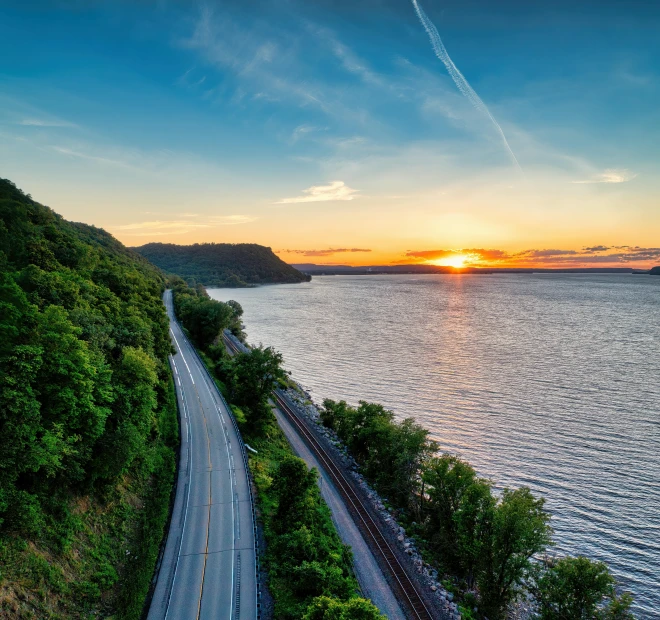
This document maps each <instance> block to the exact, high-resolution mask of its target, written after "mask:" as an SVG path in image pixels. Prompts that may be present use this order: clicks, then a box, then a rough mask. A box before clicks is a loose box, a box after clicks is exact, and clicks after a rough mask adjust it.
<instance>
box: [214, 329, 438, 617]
mask: <svg viewBox="0 0 660 620" xmlns="http://www.w3.org/2000/svg"><path fill="white" fill-rule="evenodd" d="M225 336H226V337H225V342H226V343H227V345H228V346H229V348H230V349H231V351H232V353H242V352H244V351H243V350H242V349H241V348H239V346H238V345H237V343H236V342H235V341H234V340H235V338H234V337H233V335H231V334H225ZM240 344H242V343H240ZM243 347H245V345H243ZM273 396H274V398H275V401H276V402H277V405H278V408H279V409H280V410H281V411H282V412H283V413H284V414H285V415H286V417H287V418H288V419H289V420H290V421H291V422H292V423H293V425H294V426H295V427H296V429H297V430H298V432H299V434H300V435H301V437H302V438H303V440H304V441H305V442H306V443H307V445H308V446H309V448H310V449H311V450H312V452H313V453H314V454H315V455H316V457H317V459H318V460H319V462H320V463H321V464H322V466H323V467H324V469H325V470H326V472H327V474H328V475H329V476H330V478H331V479H332V481H333V483H334V485H335V487H336V488H337V491H338V492H339V493H340V495H341V496H342V497H343V498H344V500H345V501H346V504H347V506H348V508H349V509H352V510H351V511H352V512H353V514H354V515H355V516H356V517H357V519H356V525H358V527H359V528H360V529H361V530H362V531H363V533H364V534H365V535H366V536H367V538H368V539H369V540H370V541H371V543H372V544H371V547H372V549H373V550H375V551H376V552H377V553H378V555H380V557H381V558H382V559H383V561H384V563H385V566H386V567H387V569H388V571H389V573H390V576H391V577H392V580H393V582H394V585H395V588H396V590H398V591H399V594H400V595H401V596H402V599H403V602H404V603H405V604H406V606H407V607H408V609H409V611H410V612H411V613H412V617H413V618H415V620H433V618H434V616H433V614H432V613H431V612H430V611H429V609H428V607H427V606H426V603H425V602H424V599H423V598H422V596H421V595H420V593H419V592H418V590H417V587H415V584H414V583H413V581H412V579H411V578H410V576H409V575H408V573H407V572H406V570H405V568H404V567H403V565H402V564H401V562H400V561H399V558H398V557H397V556H396V553H395V552H394V550H393V549H392V547H391V546H390V544H389V543H388V542H387V540H386V538H385V537H384V536H383V534H382V532H381V531H380V527H379V525H378V523H376V521H375V520H374V518H373V517H372V516H371V513H370V511H369V510H368V509H367V508H366V507H365V505H364V504H363V503H362V501H361V500H360V498H359V497H358V494H357V493H356V491H355V490H354V488H353V486H352V484H351V483H350V482H349V481H348V480H347V478H346V476H344V474H343V472H342V471H341V470H340V469H339V467H337V465H336V464H335V463H334V460H333V458H332V456H331V455H329V454H328V452H327V451H326V450H325V449H324V448H323V446H322V445H321V443H320V442H319V441H318V439H317V438H316V437H314V435H313V433H312V432H311V431H310V430H309V429H308V428H307V425H306V424H305V422H303V421H302V419H301V418H300V415H299V414H298V412H297V411H296V409H295V406H292V404H291V403H290V402H289V400H288V398H287V396H286V395H285V394H283V393H282V392H281V391H280V390H277V389H276V390H274V391H273Z"/></svg>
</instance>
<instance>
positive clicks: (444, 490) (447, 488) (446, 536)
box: [422, 454, 479, 571]
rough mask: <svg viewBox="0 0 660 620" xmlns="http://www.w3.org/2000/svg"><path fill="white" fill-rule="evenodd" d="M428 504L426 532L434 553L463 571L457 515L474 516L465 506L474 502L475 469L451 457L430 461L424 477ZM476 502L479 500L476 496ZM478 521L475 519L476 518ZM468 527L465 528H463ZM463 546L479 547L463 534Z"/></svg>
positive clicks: (452, 568)
mask: <svg viewBox="0 0 660 620" xmlns="http://www.w3.org/2000/svg"><path fill="white" fill-rule="evenodd" d="M422 479H423V481H424V485H425V489H426V493H427V494H428V498H429V499H428V504H427V506H426V514H427V515H428V524H427V529H428V531H429V534H430V538H431V541H432V544H433V546H434V547H435V549H436V550H437V551H438V552H439V553H440V555H441V556H442V557H443V560H444V562H445V563H446V565H447V567H448V568H450V569H451V570H454V571H457V570H460V568H461V564H460V559H461V553H460V551H459V548H458V546H459V534H458V529H457V526H458V522H457V515H458V514H459V511H461V510H463V514H464V515H465V518H464V519H463V521H464V522H466V521H467V514H468V513H469V512H474V510H473V509H470V508H468V507H467V506H466V505H465V503H466V502H467V501H468V500H469V499H470V498H472V496H471V495H470V493H469V490H470V488H471V487H472V486H473V485H475V484H477V483H478V482H479V479H478V477H477V474H476V472H475V471H474V468H473V467H472V466H471V465H470V464H469V463H468V462H466V461H463V460H462V459H460V458H458V457H457V456H453V455H450V454H443V455H442V456H440V457H436V458H433V459H431V460H430V461H429V462H428V463H427V465H426V467H425V468H424V472H423V474H422ZM475 498H476V496H475ZM474 519H475V520H476V519H477V517H476V515H475V516H474ZM464 527H465V525H464ZM462 536H463V537H464V540H463V543H464V545H465V546H466V547H468V546H473V545H476V541H468V540H467V539H466V532H465V531H464V532H463V534H462Z"/></svg>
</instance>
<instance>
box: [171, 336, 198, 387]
mask: <svg viewBox="0 0 660 620" xmlns="http://www.w3.org/2000/svg"><path fill="white" fill-rule="evenodd" d="M170 333H171V334H172V338H174V342H176V346H177V347H178V348H179V354H180V355H181V359H182V360H183V363H184V364H185V365H186V368H187V369H188V373H189V374H190V380H191V381H192V382H193V385H195V379H194V377H193V376H192V372H190V366H188V362H186V358H185V357H184V355H183V349H182V348H181V346H180V345H179V341H178V340H177V339H176V336H175V335H174V332H173V331H172V328H171V327H170Z"/></svg>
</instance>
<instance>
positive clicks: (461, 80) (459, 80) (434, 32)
mask: <svg viewBox="0 0 660 620" xmlns="http://www.w3.org/2000/svg"><path fill="white" fill-rule="evenodd" d="M412 3H413V6H414V7H415V11H416V12H417V16H418V17H419V21H420V22H422V25H423V26H424V29H425V30H426V33H427V34H428V35H429V39H430V40H431V45H432V46H433V51H434V52H435V55H436V56H437V57H438V58H439V59H440V60H441V61H442V62H443V64H444V65H445V67H446V68H447V71H448V72H449V75H450V76H451V78H452V80H454V83H455V84H456V86H457V87H458V90H460V91H461V93H463V95H465V97H467V98H468V100H469V101H470V103H472V105H473V106H474V107H475V108H476V109H477V110H479V111H481V112H483V113H484V114H485V115H486V116H487V117H488V118H489V119H490V120H491V122H492V123H493V125H494V126H495V129H496V130H497V132H498V133H499V135H500V138H501V139H502V142H503V144H504V148H505V149H506V150H507V152H508V153H509V156H510V157H511V161H513V163H514V165H515V166H516V168H518V169H520V164H519V163H518V160H517V159H516V156H515V155H514V153H513V150H511V147H510V146H509V142H508V140H507V139H506V136H505V135H504V131H502V127H500V124H499V123H498V122H497V121H496V120H495V117H494V116H493V115H492V114H491V113H490V110H489V109H488V107H487V106H486V104H485V103H484V102H483V101H482V100H481V98H480V97H479V95H477V93H476V92H475V91H474V89H473V88H472V86H470V84H469V83H468V81H467V80H466V79H465V77H464V76H463V74H462V73H461V72H460V71H459V70H458V67H456V65H455V64H454V61H453V60H452V59H451V58H450V57H449V54H448V53H447V49H446V48H445V45H444V43H443V42H442V39H441V38H440V34H439V33H438V29H437V28H436V27H435V25H434V24H433V22H432V21H431V20H430V19H429V18H428V16H427V15H426V13H425V12H424V9H423V8H422V7H421V6H420V4H419V2H418V0H412Z"/></svg>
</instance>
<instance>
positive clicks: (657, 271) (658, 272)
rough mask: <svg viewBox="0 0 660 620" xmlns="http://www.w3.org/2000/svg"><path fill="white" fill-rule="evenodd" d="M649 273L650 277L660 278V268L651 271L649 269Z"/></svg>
mask: <svg viewBox="0 0 660 620" xmlns="http://www.w3.org/2000/svg"><path fill="white" fill-rule="evenodd" d="M649 273H650V274H651V275H652V276H660V266H659V267H653V269H651V271H649Z"/></svg>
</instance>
